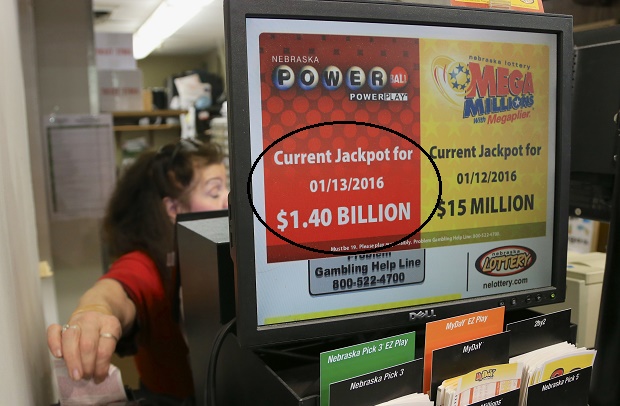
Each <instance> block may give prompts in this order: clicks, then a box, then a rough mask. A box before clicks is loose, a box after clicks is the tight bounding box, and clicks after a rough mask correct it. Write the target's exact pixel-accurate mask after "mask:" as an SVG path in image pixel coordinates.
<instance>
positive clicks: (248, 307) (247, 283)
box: [224, 0, 573, 347]
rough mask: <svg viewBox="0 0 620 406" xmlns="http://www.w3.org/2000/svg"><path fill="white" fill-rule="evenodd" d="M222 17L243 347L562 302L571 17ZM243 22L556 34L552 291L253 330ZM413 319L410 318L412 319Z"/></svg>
mask: <svg viewBox="0 0 620 406" xmlns="http://www.w3.org/2000/svg"><path fill="white" fill-rule="evenodd" d="M224 14H225V30H226V57H227V83H228V103H229V108H228V128H229V149H230V168H231V186H232V187H231V197H230V199H229V200H230V203H231V204H230V221H231V224H230V232H231V250H232V252H231V253H232V255H233V261H234V262H235V279H236V296H237V299H236V300H237V337H238V339H239V342H240V344H241V345H242V346H244V347H258V346H267V345H273V344H280V343H287V342H292V341H298V340H307V339H314V338H322V337H329V336H337V335H345V334H352V333H356V332H363V331H376V330H379V329H389V328H398V327H411V328H412V329H414V328H416V327H418V326H420V325H423V324H424V323H426V322H427V321H428V320H429V319H427V318H423V317H420V318H415V317H412V314H413V313H414V312H416V313H417V312H421V313H419V314H425V311H426V310H429V309H432V310H433V311H432V312H426V314H427V315H431V316H432V317H433V319H432V320H435V319H439V318H446V317H451V316H456V315H459V314H464V313H468V312H473V311H478V310H483V309H487V308H492V307H496V306H501V305H504V306H506V308H507V309H520V308H526V307H531V306H534V305H544V304H550V303H556V302H563V301H564V299H565V290H566V253H567V244H566V241H567V236H568V187H569V173H570V166H569V165H570V105H571V99H570V97H571V81H570V77H571V74H572V57H573V44H572V17H571V16H565V15H555V14H532V13H524V12H514V11H503V10H501V11H500V10H483V9H476V8H457V7H450V6H437V5H421V4H412V3H395V2H369V1H366V0H357V1H356V0H341V1H333V0H283V1H281V0H264V1H256V0H225V2H224ZM249 17H259V18H275V19H286V18H291V19H298V20H299V19H309V20H330V21H353V22H378V23H396V24H408V25H427V26H429V25H430V26H446V27H461V28H463V27H464V28H487V29H499V30H511V31H517V32H537V33H551V34H555V35H556V36H557V41H558V77H562V78H564V80H558V88H557V117H556V120H557V122H556V132H557V134H558V139H557V142H556V166H555V171H556V172H555V173H556V185H555V186H556V195H555V201H556V206H555V210H554V226H553V234H554V247H553V251H554V252H553V258H554V259H553V272H552V283H551V286H550V287H548V288H539V289H531V290H525V291H520V292H518V293H514V294H500V295H493V296H484V297H481V298H474V299H461V300H458V301H451V302H443V303H435V304H430V305H429V304H427V305H423V306H416V307H408V308H399V309H392V310H386V311H380V312H371V313H363V314H355V315H350V316H341V317H332V318H327V319H318V320H312V321H303V322H295V323H285V324H280V325H276V326H258V325H257V316H256V315H257V312H256V310H257V304H256V278H255V276H256V275H255V273H254V271H253V270H254V269H255V262H254V239H253V235H254V227H253V216H254V215H253V212H252V208H251V205H250V202H249V199H248V196H247V182H248V175H249V173H250V171H251V166H252V163H253V160H252V159H251V151H250V130H249V129H250V122H249V96H248V75H247V69H248V61H247V50H246V47H247V43H246V26H245V22H246V18H249ZM240 269H242V270H241V271H240ZM412 318H413V319H414V320H411V319H412Z"/></svg>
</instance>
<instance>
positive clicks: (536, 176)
mask: <svg viewBox="0 0 620 406" xmlns="http://www.w3.org/2000/svg"><path fill="white" fill-rule="evenodd" d="M420 104H421V106H420V116H421V118H420V120H421V131H420V132H421V146H422V148H424V150H425V151H426V152H428V153H429V154H430V155H431V157H432V158H433V160H434V162H435V163H436V165H437V167H438V169H439V173H440V175H441V181H442V202H441V204H440V205H439V206H438V209H437V212H436V214H435V216H434V218H433V219H432V220H431V221H430V222H429V223H428V224H427V225H426V227H424V228H423V229H422V236H423V237H424V238H425V237H429V236H440V235H450V234H451V233H452V234H454V233H455V232H457V231H458V232H459V233H460V232H462V231H466V232H475V231H476V230H486V231H489V230H495V231H493V232H492V233H490V235H492V236H495V237H496V238H493V239H496V240H504V239H507V238H523V237H532V236H535V235H533V234H536V235H544V228H545V227H544V225H545V221H546V215H547V214H546V213H547V196H548V191H547V188H548V185H547V177H548V156H549V141H550V138H549V137H551V136H554V135H550V134H549V49H548V47H547V46H544V45H524V44H512V43H493V42H479V41H457V40H433V39H422V40H421V41H420ZM434 179H436V175H435V174H434V173H433V172H432V171H431V170H429V169H428V167H424V166H423V167H422V212H425V213H429V212H430V211H432V209H433V207H434V206H435V203H436V197H437V194H436V193H437V192H436V190H435V189H434V188H435V187H436V186H435V185H436V181H435V183H433V180H434ZM425 185H428V186H426V187H425ZM427 241H428V240H427ZM471 242H478V241H471ZM456 243H462V241H461V242H456ZM442 245H446V244H445V243H444V244H442ZM427 246H428V245H427Z"/></svg>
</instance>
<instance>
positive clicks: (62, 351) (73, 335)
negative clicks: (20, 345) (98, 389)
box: [47, 308, 122, 383]
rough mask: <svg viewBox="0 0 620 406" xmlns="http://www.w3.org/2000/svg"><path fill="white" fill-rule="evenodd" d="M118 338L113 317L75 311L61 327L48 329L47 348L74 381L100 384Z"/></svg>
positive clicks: (118, 329) (106, 373)
mask: <svg viewBox="0 0 620 406" xmlns="http://www.w3.org/2000/svg"><path fill="white" fill-rule="evenodd" d="M121 335H122V328H121V323H120V321H119V319H118V318H116V317H115V316H113V315H110V314H105V313H102V312H100V311H97V310H87V309H85V310H80V309H79V308H78V310H76V312H75V313H74V314H73V315H72V316H71V318H70V320H69V322H68V323H67V324H65V325H64V326H60V325H59V324H52V325H50V326H49V327H48V329H47V345H48V347H49V349H50V351H51V352H52V354H53V355H54V356H55V357H57V358H64V360H65V364H66V365H67V370H68V371H69V375H70V376H71V377H72V378H73V379H74V380H76V381H77V380H80V379H90V378H93V379H94V380H95V383H100V382H103V380H105V378H106V377H107V376H108V370H109V368H110V361H111V359H112V354H113V353H114V350H115V348H116V343H117V341H118V339H119V338H120V337H121Z"/></svg>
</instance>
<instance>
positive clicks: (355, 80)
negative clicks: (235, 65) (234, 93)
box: [272, 65, 409, 101]
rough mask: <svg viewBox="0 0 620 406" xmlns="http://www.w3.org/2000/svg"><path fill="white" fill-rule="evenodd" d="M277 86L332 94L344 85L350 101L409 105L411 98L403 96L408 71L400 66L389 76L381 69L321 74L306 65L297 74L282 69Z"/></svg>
mask: <svg viewBox="0 0 620 406" xmlns="http://www.w3.org/2000/svg"><path fill="white" fill-rule="evenodd" d="M272 80H273V84H274V86H275V87H276V88H277V89H279V90H288V89H291V88H292V87H293V86H298V87H299V88H300V89H302V90H306V91H308V90H313V89H315V88H316V87H317V86H319V85H321V86H323V87H324V88H325V89H327V90H328V91H332V90H337V89H339V88H340V87H341V86H342V85H343V84H344V85H345V86H346V87H347V88H348V89H349V91H350V92H349V100H359V101H363V100H369V101H373V100H375V101H376V100H378V101H407V100H408V98H409V97H408V94H407V93H406V92H399V90H402V89H403V88H404V87H405V86H406V85H407V83H408V82H409V74H408V73H407V71H406V70H405V68H403V67H401V66H396V67H394V68H392V69H391V70H390V71H389V72H388V71H386V70H385V69H384V68H382V67H381V66H375V67H372V68H370V69H368V70H367V71H365V70H364V69H362V68H361V67H359V66H351V67H349V68H348V69H346V70H344V71H343V70H342V69H340V68H339V67H338V66H335V65H329V66H327V67H325V68H323V69H322V70H321V71H320V72H319V70H317V68H315V67H314V66H312V65H305V66H303V67H301V68H300V69H299V70H298V71H295V70H294V69H293V68H292V67H290V66H289V65H279V66H277V67H276V68H274V70H273V73H272Z"/></svg>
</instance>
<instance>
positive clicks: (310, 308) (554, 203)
mask: <svg viewBox="0 0 620 406" xmlns="http://www.w3.org/2000/svg"><path fill="white" fill-rule="evenodd" d="M225 27H226V39H227V51H226V52H227V69H228V72H227V81H228V95H229V102H230V105H229V112H228V117H229V127H228V128H229V144H230V145H229V148H230V152H231V153H230V156H231V163H230V164H231V198H230V202H231V204H230V221H231V223H230V232H231V247H232V255H233V261H234V262H235V276H236V289H237V292H236V294H237V298H236V300H237V303H236V309H237V336H238V339H239V341H240V343H241V345H242V346H247V347H259V346H268V345H273V344H280V343H289V342H293V341H298V340H307V339H314V338H322V337H333V336H342V335H348V334H354V333H359V332H366V331H380V330H388V329H400V328H405V329H407V328H411V329H412V330H414V329H416V328H419V327H421V326H423V325H424V323H426V322H428V321H430V320H436V319H439V318H445V317H450V316H455V315H459V314H464V313H467V312H471V311H477V310H482V309H487V308H492V307H496V306H505V307H506V309H507V310H512V309H521V308H525V307H529V306H534V305H542V304H549V303H553V302H559V301H563V300H564V295H565V272H566V269H565V268H566V249H567V233H568V232H567V223H568V186H569V182H568V181H569V177H568V175H569V160H570V152H569V151H570V145H569V144H570V96H571V75H572V61H573V57H572V55H573V54H572V17H570V16H560V15H550V14H526V13H519V12H510V11H496V10H481V9H464V8H454V7H447V6H431V5H417V4H411V3H402V2H399V3H396V2H369V1H326V0H312V1H309V0H269V1H261V2H256V1H253V0H228V1H225Z"/></svg>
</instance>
